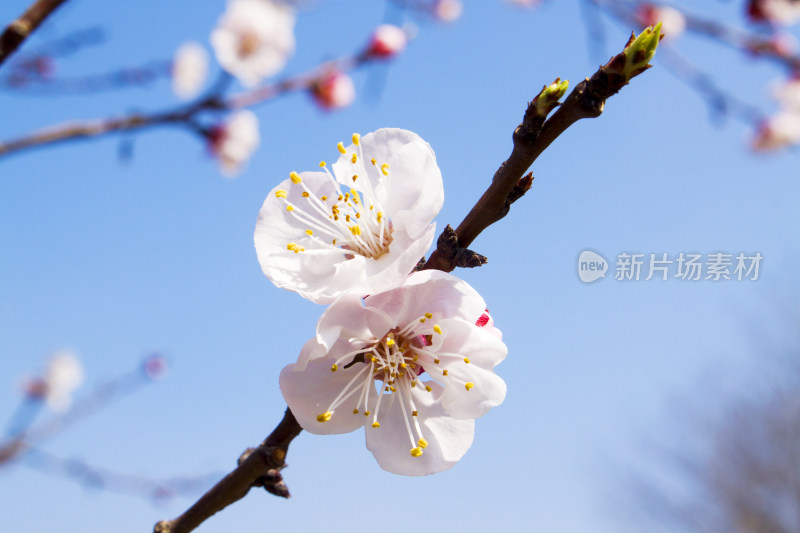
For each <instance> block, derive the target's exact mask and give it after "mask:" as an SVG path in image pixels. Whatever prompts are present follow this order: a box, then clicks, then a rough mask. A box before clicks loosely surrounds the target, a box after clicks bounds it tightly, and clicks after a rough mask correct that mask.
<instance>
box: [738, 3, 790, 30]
mask: <svg viewBox="0 0 800 533" xmlns="http://www.w3.org/2000/svg"><path fill="white" fill-rule="evenodd" d="M747 11H748V14H749V15H750V17H751V18H753V19H754V20H757V21H767V22H771V23H775V24H785V25H788V24H792V23H794V22H796V21H797V20H800V2H798V1H797V0H750V3H749V5H748V7H747Z"/></svg>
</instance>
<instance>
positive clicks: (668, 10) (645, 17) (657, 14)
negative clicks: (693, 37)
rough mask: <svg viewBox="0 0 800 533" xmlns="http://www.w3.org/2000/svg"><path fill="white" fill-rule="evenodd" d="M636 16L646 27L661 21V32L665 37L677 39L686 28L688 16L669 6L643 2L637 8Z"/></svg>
mask: <svg viewBox="0 0 800 533" xmlns="http://www.w3.org/2000/svg"><path fill="white" fill-rule="evenodd" d="M636 18H637V20H638V21H639V22H640V23H641V24H642V26H644V27H648V26H655V25H656V24H658V23H659V22H661V33H663V34H664V36H665V37H664V38H665V39H675V38H677V37H678V36H680V35H681V34H682V33H683V32H684V31H685V30H686V16H685V15H684V14H683V13H681V12H680V11H678V10H677V9H675V8H672V7H669V6H657V5H654V4H646V3H645V4H641V5H639V7H638V8H637V11H636Z"/></svg>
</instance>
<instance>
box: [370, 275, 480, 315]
mask: <svg viewBox="0 0 800 533" xmlns="http://www.w3.org/2000/svg"><path fill="white" fill-rule="evenodd" d="M364 301H365V304H366V305H367V306H368V307H376V308H378V309H383V310H385V311H386V312H389V313H391V314H392V316H394V317H396V319H397V324H398V325H400V326H403V325H405V324H407V323H408V322H410V321H412V320H416V319H418V318H419V317H420V316H422V315H423V314H424V313H432V314H434V315H435V316H436V317H453V318H462V319H464V320H466V321H468V322H470V323H473V324H474V323H475V321H476V320H477V319H478V318H479V317H480V316H481V315H482V314H483V311H484V309H486V302H484V300H483V298H481V296H480V295H479V294H478V293H477V292H476V291H475V289H473V288H472V287H470V286H469V284H468V283H467V282H465V281H463V280H460V279H458V278H457V277H455V276H453V275H451V274H447V273H445V272H440V271H438V270H423V271H422V272H414V273H413V274H411V275H410V276H408V278H407V279H406V280H405V282H404V283H403V285H402V286H400V287H398V288H396V289H393V290H390V291H386V292H382V293H378V294H372V295H370V296H369V297H367V298H366V299H365V300H364Z"/></svg>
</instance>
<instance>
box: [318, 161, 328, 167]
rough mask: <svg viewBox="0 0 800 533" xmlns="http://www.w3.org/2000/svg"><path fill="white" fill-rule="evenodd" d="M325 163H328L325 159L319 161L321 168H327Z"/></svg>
mask: <svg viewBox="0 0 800 533" xmlns="http://www.w3.org/2000/svg"><path fill="white" fill-rule="evenodd" d="M325 165H327V163H326V162H325V161H320V162H319V168H325Z"/></svg>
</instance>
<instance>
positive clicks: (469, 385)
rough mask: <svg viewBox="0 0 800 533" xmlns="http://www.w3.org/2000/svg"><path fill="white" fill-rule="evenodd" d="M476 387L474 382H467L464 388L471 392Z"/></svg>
mask: <svg viewBox="0 0 800 533" xmlns="http://www.w3.org/2000/svg"><path fill="white" fill-rule="evenodd" d="M474 386H475V384H474V383H473V382H471V381H468V382H466V383H465V384H464V388H466V389H467V390H470V389H471V388H472V387H474Z"/></svg>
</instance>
